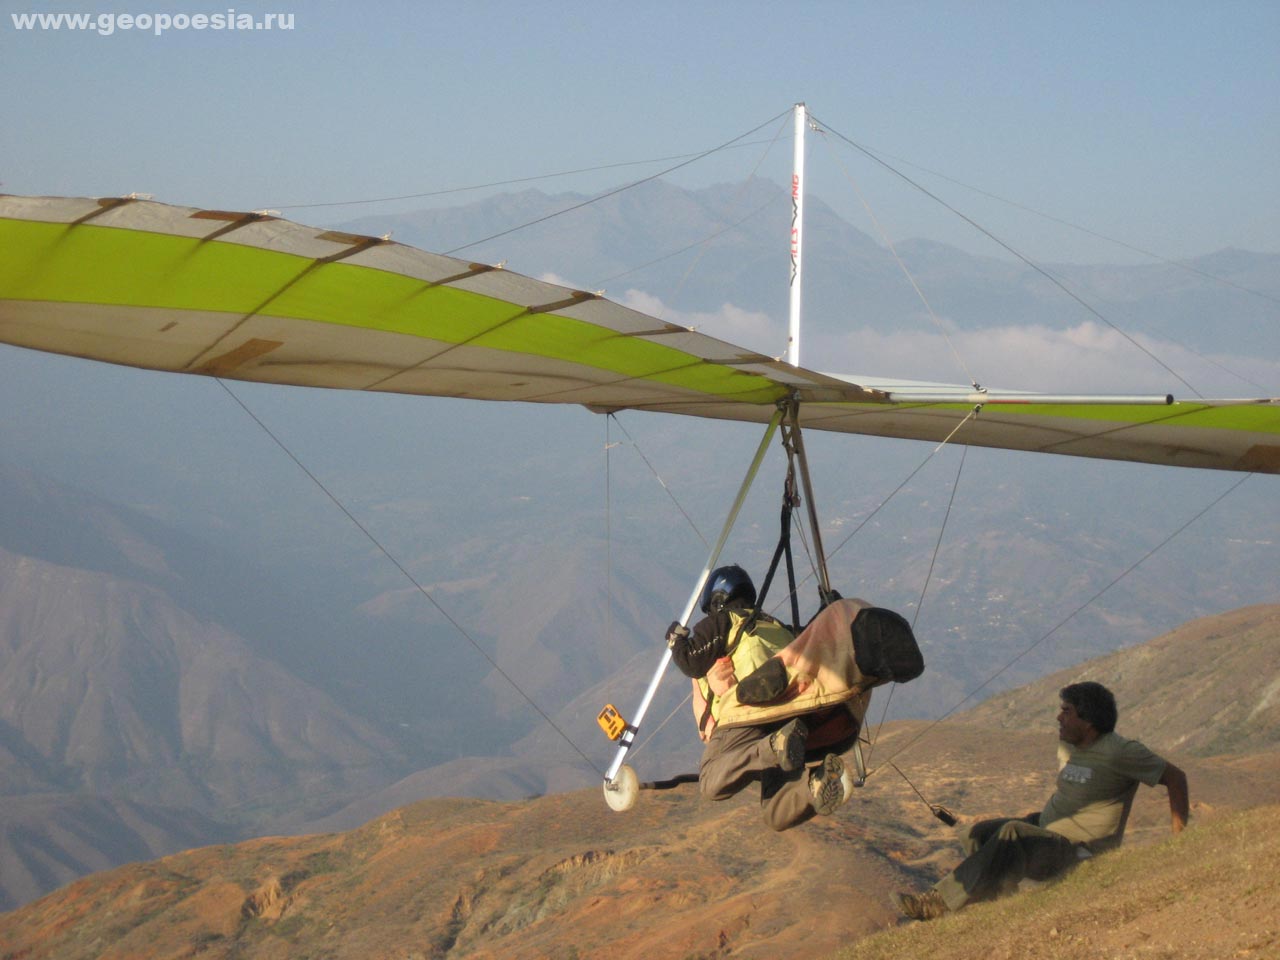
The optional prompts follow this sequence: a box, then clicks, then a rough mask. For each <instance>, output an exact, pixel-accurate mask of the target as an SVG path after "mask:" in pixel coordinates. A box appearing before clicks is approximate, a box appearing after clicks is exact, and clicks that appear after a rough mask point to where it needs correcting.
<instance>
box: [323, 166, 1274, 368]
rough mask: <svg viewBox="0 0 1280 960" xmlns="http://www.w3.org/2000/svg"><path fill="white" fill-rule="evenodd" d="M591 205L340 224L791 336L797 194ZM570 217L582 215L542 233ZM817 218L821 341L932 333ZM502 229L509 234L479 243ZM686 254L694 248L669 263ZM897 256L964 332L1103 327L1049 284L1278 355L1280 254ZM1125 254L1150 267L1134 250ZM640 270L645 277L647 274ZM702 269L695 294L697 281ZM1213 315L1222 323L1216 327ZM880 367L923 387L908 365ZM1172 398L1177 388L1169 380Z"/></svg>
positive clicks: (814, 281) (765, 185)
mask: <svg viewBox="0 0 1280 960" xmlns="http://www.w3.org/2000/svg"><path fill="white" fill-rule="evenodd" d="M591 199H592V198H591V197H589V196H587V195H583V194H576V193H561V194H546V193H543V192H541V191H538V190H533V189H529V190H524V191H520V192H518V193H508V194H500V195H498V196H495V197H490V198H486V199H483V200H479V201H475V202H472V203H468V204H465V205H461V206H455V207H448V208H439V209H428V210H423V211H419V212H415V213H408V214H392V215H374V216H367V217H361V218H358V219H355V220H349V221H346V222H343V223H342V224H340V226H341V227H342V228H343V229H347V230H351V231H353V232H357V233H365V234H369V235H373V236H381V235H383V234H385V233H387V232H391V233H392V235H393V236H394V238H395V239H396V240H398V241H400V242H402V243H407V244H410V245H413V246H420V247H422V248H424V249H427V250H447V249H449V248H452V247H455V246H456V245H458V244H464V243H465V244H468V245H469V246H468V247H467V248H466V249H465V251H463V252H462V253H461V255H465V256H467V257H471V258H473V259H478V260H486V261H489V262H497V261H498V260H501V261H503V262H505V263H506V264H507V265H508V266H509V267H510V268H511V269H513V270H516V271H518V272H520V273H526V274H529V275H532V276H540V275H543V274H552V275H555V276H557V277H560V278H561V279H562V280H563V281H564V282H566V283H568V284H570V285H576V286H579V287H581V288H583V289H589V290H595V289H600V288H601V287H604V288H606V289H607V290H608V291H609V295H610V297H611V298H612V299H615V300H617V299H620V298H621V297H622V295H623V293H625V291H627V290H631V289H638V290H644V291H650V292H653V293H655V294H657V295H659V296H662V297H663V299H664V301H665V302H666V305H667V306H668V308H675V309H679V310H682V311H685V312H697V311H701V312H714V311H717V310H719V309H720V308H721V307H722V306H723V305H724V304H726V303H732V304H734V305H736V306H738V307H740V308H742V309H743V310H747V311H757V312H760V313H762V314H764V315H766V316H767V317H769V318H771V320H772V322H773V323H775V324H777V325H779V329H780V328H781V325H782V324H783V323H784V320H785V317H786V313H787V286H786V281H787V270H788V261H787V251H786V247H785V245H784V244H783V243H781V242H779V238H785V237H787V236H788V225H789V222H790V216H791V207H790V198H789V193H788V192H787V190H785V189H784V188H782V187H781V186H778V185H777V184H774V183H771V182H769V181H764V180H750V181H747V182H745V183H741V184H719V185H716V186H712V187H706V188H703V189H701V190H692V191H689V190H683V189H680V188H678V187H675V186H673V185H671V184H668V183H665V182H662V181H654V182H649V183H644V184H641V185H639V186H637V187H635V188H632V189H629V190H624V191H623V192H621V193H618V194H615V195H613V196H607V197H604V198H602V199H600V200H598V201H594V202H591V203H587V201H589V200H591ZM584 204H585V205H584ZM575 207H576V208H577V209H571V208H575ZM559 211H571V212H568V213H566V214H564V215H563V216H556V217H553V218H552V219H549V220H545V222H541V223H538V222H536V221H539V220H542V219H543V218H546V217H548V216H549V215H551V214H554V213H557V212H559ZM805 216H806V239H805V265H804V270H805V295H804V311H805V324H806V328H807V329H808V330H809V331H811V332H812V333H814V334H818V333H821V334H825V335H832V334H836V333H838V332H840V331H847V330H849V329H853V328H861V327H865V328H868V329H871V330H876V331H880V332H882V333H884V332H890V331H895V330H898V331H900V330H912V329H916V330H922V331H929V332H931V331H932V330H933V324H932V322H931V321H930V319H929V317H928V313H927V311H926V308H925V307H924V306H923V304H922V303H921V301H920V299H919V297H918V296H917V294H916V293H915V292H914V291H912V289H911V287H910V286H909V285H908V284H907V283H906V281H905V280H904V279H903V274H902V268H901V267H899V265H898V264H897V263H896V262H895V259H894V256H893V254H892V253H891V252H890V251H889V250H888V249H886V248H885V247H884V246H883V245H882V243H881V241H880V240H878V239H873V238H872V237H870V236H868V235H867V234H866V233H864V232H863V231H862V230H859V229H858V228H856V227H854V226H852V225H851V224H849V223H847V222H846V221H844V220H842V219H841V218H840V217H839V216H838V215H837V214H836V213H835V212H834V211H833V210H832V209H831V208H830V207H829V206H828V205H826V204H825V203H823V201H822V200H821V198H818V197H808V198H807V199H806V204H805ZM531 223H532V224H534V225H533V226H531V227H528V228H525V229H520V230H516V231H515V232H506V231H510V230H512V228H515V227H520V226H522V225H523V224H531ZM493 234H501V237H500V239H496V240H493V241H484V242H481V243H478V244H476V243H475V241H477V240H479V239H480V238H483V237H486V236H489V235H493ZM709 238H710V239H709ZM686 246H691V249H689V250H684V251H683V252H681V253H679V254H678V255H675V256H671V254H672V253H673V252H675V251H681V250H682V248H684V247H686ZM894 248H895V249H896V251H897V253H898V255H899V256H900V257H901V258H902V261H903V263H904V264H905V266H906V267H907V269H909V270H910V272H911V274H912V276H913V277H915V279H916V280H917V282H918V283H919V285H920V287H921V289H922V290H924V291H925V292H926V294H927V297H928V300H929V302H930V304H931V305H932V306H933V307H934V309H935V310H936V311H937V312H938V314H939V315H940V317H941V318H942V320H943V322H944V323H945V324H948V325H952V326H954V327H956V328H959V329H966V330H976V329H981V328H984V327H991V326H1001V325H1023V324H1038V325H1044V326H1050V327H1054V326H1065V325H1070V324H1079V323H1083V322H1088V321H1090V320H1096V319H1097V318H1096V317H1095V316H1093V315H1091V314H1090V313H1089V312H1088V311H1087V310H1086V309H1084V308H1083V307H1082V306H1081V305H1080V304H1079V303H1075V302H1073V301H1072V300H1071V298H1070V297H1068V296H1065V295H1064V294H1063V292H1062V290H1061V289H1060V288H1059V287H1058V286H1057V285H1055V283H1054V282H1053V281H1051V280H1050V279H1049V278H1048V277H1047V276H1046V275H1045V274H1046V273H1047V274H1049V275H1051V276H1052V277H1054V278H1056V279H1057V280H1059V282H1061V283H1062V284H1064V285H1066V286H1067V287H1069V288H1070V289H1071V290H1072V291H1073V292H1075V293H1077V294H1079V295H1081V296H1082V297H1083V298H1084V299H1085V300H1086V301H1089V302H1090V303H1092V304H1093V305H1095V306H1097V307H1098V308H1099V309H1101V310H1102V312H1103V313H1104V314H1110V313H1111V312H1112V311H1113V310H1114V311H1115V314H1114V316H1110V317H1109V319H1111V320H1113V321H1114V322H1116V323H1117V324H1119V325H1120V326H1121V327H1131V328H1132V329H1130V330H1129V332H1130V333H1134V334H1139V333H1146V334H1153V335H1160V336H1164V337H1168V338H1170V339H1172V340H1174V341H1176V342H1180V343H1185V344H1187V345H1189V346H1191V347H1194V348H1195V349H1197V350H1201V351H1210V352H1214V353H1218V352H1222V351H1224V350H1227V351H1232V352H1236V353H1239V354H1241V355H1245V356H1247V355H1249V354H1250V352H1251V350H1254V349H1256V348H1257V346H1258V344H1259V342H1261V343H1265V344H1266V345H1267V346H1266V348H1265V351H1264V352H1268V353H1274V352H1275V349H1276V348H1277V347H1280V339H1278V337H1280V334H1277V331H1276V329H1275V312H1276V308H1275V303H1276V301H1277V300H1280V256H1277V255H1274V254H1264V253H1254V252H1250V251H1244V250H1220V251H1216V252H1213V253H1208V254H1205V255H1204V256H1202V257H1197V258H1194V259H1192V260H1189V261H1186V262H1185V263H1174V262H1161V261H1159V260H1157V259H1156V258H1155V256H1154V255H1153V256H1152V257H1150V258H1148V259H1149V262H1146V263H1139V264H1134V265H1120V264H1092V265H1076V264H1054V263H1046V264H1037V265H1036V266H1037V267H1038V268H1039V269H1036V268H1033V267H1032V266H1029V265H1028V264H1026V263H1022V262H1017V261H1015V260H1013V259H1012V255H1011V254H1010V253H1009V251H1008V250H1006V249H1002V248H1001V247H999V246H997V245H995V244H992V255H991V256H989V257H982V256H976V255H974V254H970V253H966V252H964V251H961V250H959V249H957V248H955V247H951V246H949V245H947V244H943V243H938V242H936V241H930V240H921V239H904V240H900V241H898V242H896V243H895V244H894ZM1125 255H1126V257H1127V258H1128V259H1136V258H1138V257H1141V256H1142V255H1141V254H1137V253H1136V252H1135V251H1134V250H1132V249H1129V250H1126V251H1125ZM1029 259H1034V257H1029ZM637 264H647V266H643V267H640V268H639V269H636V265H637ZM569 270H572V271H573V272H572V274H567V273H566V271H569ZM691 270H693V271H694V272H695V273H696V277H697V281H696V283H693V282H690V281H689V273H690V271H691ZM1042 270H1043V271H1044V272H1041V271H1042ZM1207 316H1208V317H1213V318H1215V322H1214V323H1212V324H1207V323H1205V317H1207ZM746 345H748V346H754V347H756V348H757V349H762V350H764V351H765V352H775V353H776V352H779V349H780V347H781V341H779V347H778V348H774V349H773V350H770V349H769V348H768V347H766V346H765V345H764V344H746ZM1135 359H1136V354H1135ZM857 372H861V373H868V372H871V371H868V370H865V369H859V370H858V371H857ZM881 372H882V373H884V374H885V375H888V376H901V377H911V376H913V372H912V371H911V370H884V371H881ZM916 375H918V373H917V374H916ZM955 376H956V375H955V374H952V378H953V379H954V377H955ZM993 385H996V386H1009V385H1011V384H1008V383H994V384H993ZM1175 388H1180V385H1177V384H1176V383H1171V384H1170V389H1175Z"/></svg>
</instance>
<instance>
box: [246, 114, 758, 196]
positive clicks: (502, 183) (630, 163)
mask: <svg viewBox="0 0 1280 960" xmlns="http://www.w3.org/2000/svg"><path fill="white" fill-rule="evenodd" d="M756 129H757V130H758V129H759V127H757V128H756ZM753 132H754V131H753ZM743 136H750V134H744V135H743ZM768 142H770V141H766V140H747V141H744V142H743V143H734V144H733V145H732V146H725V147H720V148H718V149H723V150H740V149H742V148H743V147H752V146H757V145H759V144H761V143H768ZM705 155H706V154H699V153H680V154H675V155H673V156H670V157H652V158H650V159H648V160H623V161H620V162H617V163H601V164H597V165H596V166H593V167H579V168H578V169H576V170H561V171H559V172H557V173H541V174H537V175H535V176H530V177H513V178H511V179H509V180H493V181H491V182H489V183H473V184H470V185H468V186H465V187H447V188H445V189H442V190H428V191H426V192H425V193H405V194H400V195H399V196H394V197H368V198H366V199H364V200H329V201H324V202H315V203H274V204H269V206H271V207H272V208H273V209H276V210H304V209H312V208H316V207H350V206H357V205H360V204H365V203H392V202H394V201H397V200H424V199H427V198H430V197H443V196H448V195H449V194H453V193H468V192H470V191H472V190H489V189H492V188H493V187H510V186H515V185H516V184H520V183H533V182H535V181H538V180H555V179H557V178H559V177H572V176H577V175H578V174H582V173H596V172H598V171H601V170H616V169H619V168H621V167H643V166H647V165H648V164H651V163H670V162H671V161H672V160H686V159H694V160H696V159H698V158H699V157H701V156H705Z"/></svg>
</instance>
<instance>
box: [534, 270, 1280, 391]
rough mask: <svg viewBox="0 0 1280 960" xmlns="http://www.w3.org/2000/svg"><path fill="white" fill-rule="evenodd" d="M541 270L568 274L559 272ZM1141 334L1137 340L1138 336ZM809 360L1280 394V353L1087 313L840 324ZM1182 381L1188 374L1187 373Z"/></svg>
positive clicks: (637, 298)
mask: <svg viewBox="0 0 1280 960" xmlns="http://www.w3.org/2000/svg"><path fill="white" fill-rule="evenodd" d="M542 279H544V280H546V281H548V282H551V283H561V284H563V283H564V281H563V280H562V279H561V278H559V277H557V276H556V275H554V274H545V275H544V276H543V277H542ZM618 302H619V303H622V304H623V305H624V306H627V307H630V308H631V309H633V310H638V311H640V312H642V313H646V314H649V315H650V316H654V317H658V318H660V319H662V320H666V321H667V322H669V323H674V324H678V325H680V326H685V327H690V328H692V329H695V330H697V331H698V332H700V333H704V334H706V335H707V336H710V337H716V338H717V339H720V340H725V341H727V342H729V343H733V344H737V345H739V346H741V347H745V348H747V349H750V350H755V351H757V352H759V353H763V354H765V355H766V356H772V357H778V356H782V355H784V354H785V353H786V346H787V329H786V324H785V322H784V321H782V320H780V319H775V318H774V317H772V316H770V315H769V314H767V313H763V312H760V311H753V310H746V309H744V308H742V307H739V306H737V305H736V304H733V303H724V304H722V305H721V307H720V309H719V310H716V311H682V310H676V309H674V308H672V307H668V306H667V305H666V304H665V303H664V302H663V301H662V299H661V298H660V297H657V296H654V295H653V294H651V293H648V292H646V291H644V290H637V289H629V290H627V291H626V293H625V294H624V295H623V296H622V297H621V298H619V299H618ZM1135 341H1136V342H1135ZM800 363H801V365H802V366H805V367H808V368H810V369H813V370H820V371H824V372H828V373H841V374H846V375H848V374H852V375H862V376H868V377H886V378H893V377H901V378H903V379H910V380H932V381H937V382H942V383H968V382H970V381H971V380H974V379H976V380H977V381H978V383H980V384H981V385H982V386H984V387H991V388H998V389H1007V390H1034V391H1041V392H1052V393H1108V394H1155V395H1160V394H1165V393H1172V394H1173V395H1174V396H1175V397H1178V398H1180V399H1182V398H1192V397H1195V396H1196V394H1197V393H1198V394H1199V395H1201V396H1204V397H1237V398H1239V397H1260V396H1278V395H1280V360H1277V359H1274V358H1266V357H1251V356H1239V355H1231V354H1215V355H1204V354H1197V353H1195V352H1194V351H1192V350H1189V349H1187V348H1186V347H1183V346H1181V345H1179V344H1176V343H1173V342H1171V341H1166V340H1160V339H1157V338H1154V337H1149V336H1145V335H1138V336H1134V337H1133V339H1130V338H1129V337H1126V336H1125V335H1124V334H1122V333H1120V332H1119V331H1118V330H1115V329H1113V328H1111V327H1109V326H1107V325H1105V324H1102V323H1098V322H1097V321H1095V320H1086V321H1084V322H1082V323H1079V324H1077V325H1075V326H1071V327H1049V326H1044V325H1037V324H1031V325H1025V326H1012V325H1005V326H992V327H984V328H982V329H978V330H964V331H961V330H957V329H955V327H954V325H951V324H947V329H946V335H945V336H944V335H943V333H941V332H936V331H930V330H919V329H916V330H904V331H901V332H890V333H885V332H883V331H878V330H874V329H872V328H870V327H860V328H858V329H856V330H852V331H846V332H843V333H832V332H830V331H829V330H827V331H823V330H812V329H811V330H806V331H805V332H804V335H803V337H802V339H801V357H800ZM1184 381H1185V382H1184Z"/></svg>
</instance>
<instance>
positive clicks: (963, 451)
mask: <svg viewBox="0 0 1280 960" xmlns="http://www.w3.org/2000/svg"><path fill="white" fill-rule="evenodd" d="M968 456H969V448H968V447H966V446H961V448H960V463H959V465H958V466H957V467H956V478H955V480H954V481H953V482H952V484H951V499H950V500H948V501H947V512H946V513H945V514H943V517H942V524H941V526H940V527H939V528H938V539H937V542H936V543H934V545H933V556H932V557H930V558H929V570H928V572H927V573H926V574H925V577H924V586H923V587H921V588H920V599H919V600H918V601H917V602H916V612H915V615H914V616H913V617H912V618H911V629H912V630H913V631H914V630H915V626H916V622H917V621H918V620H919V619H920V611H921V610H923V609H924V598H925V596H926V595H927V594H928V592H929V584H930V583H932V582H933V568H934V567H935V566H936V565H937V563H938V554H939V552H941V550H942V538H943V536H944V535H945V534H946V532H947V523H948V521H950V519H951V508H952V507H954V506H955V503H956V492H957V491H958V490H959V489H960V476H961V474H963V473H964V462H965V459H966V458H967V457H968ZM897 689H898V684H896V683H894V684H890V685H889V694H888V696H886V697H885V698H884V709H883V710H881V711H880V722H879V723H878V724H876V732H875V734H874V735H873V736H872V737H871V742H870V745H869V748H868V751H867V762H870V760H871V753H872V751H874V750H875V748H876V741H877V740H879V738H880V731H881V730H883V729H884V724H885V718H886V717H887V716H888V715H889V705H890V704H891V703H893V694H894V691H896V690H897ZM894 769H897V768H896V767H895V768H894ZM898 773H900V774H902V778H903V779H904V780H906V779H907V775H906V774H905V773H902V771H901V770H898ZM869 776H870V774H868V777H869ZM907 782H908V783H911V781H910V780H907ZM912 789H913V790H914V789H915V785H914V784H912ZM916 792H917V793H919V791H918V790H917V791H916Z"/></svg>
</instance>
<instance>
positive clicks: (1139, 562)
mask: <svg viewBox="0 0 1280 960" xmlns="http://www.w3.org/2000/svg"><path fill="white" fill-rule="evenodd" d="M1252 476H1253V474H1252V473H1247V474H1245V475H1244V476H1243V477H1241V478H1240V479H1239V480H1237V481H1236V482H1235V483H1233V484H1232V485H1231V486H1230V487H1228V488H1227V489H1226V490H1224V491H1223V492H1222V493H1220V494H1218V496H1216V497H1214V499H1213V500H1212V501H1210V502H1209V503H1208V504H1207V505H1206V506H1204V507H1203V508H1201V509H1200V511H1199V512H1197V513H1196V514H1195V516H1193V517H1192V518H1191V519H1190V520H1188V521H1186V522H1185V523H1184V524H1182V525H1181V526H1180V527H1178V529H1176V530H1174V531H1173V532H1172V533H1171V534H1169V535H1168V536H1167V537H1165V538H1164V539H1163V540H1161V541H1160V542H1159V543H1158V544H1156V545H1155V546H1154V547H1152V548H1151V549H1150V550H1148V551H1147V552H1146V553H1144V554H1143V555H1142V556H1141V557H1139V558H1138V559H1137V560H1135V561H1134V562H1133V563H1131V564H1129V566H1127V567H1126V568H1125V569H1124V570H1123V571H1122V572H1121V573H1120V574H1118V575H1117V576H1116V577H1115V578H1114V579H1113V580H1112V581H1111V582H1110V583H1108V584H1107V585H1106V586H1105V587H1103V588H1102V589H1101V590H1099V591H1098V592H1097V593H1095V594H1094V595H1093V596H1091V597H1090V598H1089V599H1088V600H1086V601H1085V602H1084V603H1082V604H1080V606H1078V607H1076V608H1075V609H1074V610H1072V611H1071V612H1070V613H1069V614H1067V615H1066V616H1065V617H1063V618H1062V619H1061V620H1060V621H1058V623H1057V625H1056V626H1054V627H1053V628H1052V629H1051V630H1049V631H1048V632H1047V633H1045V634H1044V635H1043V636H1042V637H1040V639H1039V640H1036V641H1035V642H1034V643H1032V644H1030V645H1029V646H1028V647H1027V648H1026V649H1024V650H1023V651H1022V652H1020V653H1018V654H1017V655H1016V656H1014V657H1013V658H1011V659H1010V660H1009V661H1007V662H1006V663H1005V664H1004V665H1003V666H1002V667H1001V668H1000V669H999V670H997V671H996V672H995V673H993V674H992V675H991V676H989V677H987V679H986V680H984V681H983V682H982V683H981V684H979V685H978V686H977V687H975V688H974V689H973V690H970V691H969V693H967V694H966V695H965V696H964V697H963V698H962V699H961V700H960V701H959V702H958V703H956V704H955V705H954V706H953V707H952V708H951V709H950V710H948V711H947V712H946V713H944V714H943V715H942V716H940V717H938V718H937V719H935V720H934V721H933V722H932V723H930V724H929V725H928V726H927V727H925V728H924V729H923V730H921V731H920V732H919V733H918V734H916V735H915V736H914V737H912V738H911V739H910V740H908V741H907V742H906V743H904V744H903V745H902V746H901V747H899V748H898V749H897V750H896V751H895V752H894V753H893V754H892V755H891V756H890V757H889V758H888V759H887V760H885V761H884V763H883V764H881V766H889V765H891V763H892V761H893V760H894V759H896V758H897V757H899V756H901V755H902V754H903V753H905V752H906V751H907V750H909V749H910V748H911V747H912V746H914V745H915V744H917V743H919V742H920V740H922V739H923V738H924V737H925V736H927V735H928V734H929V733H930V732H932V730H933V728H934V727H936V726H938V725H939V724H941V723H942V722H943V721H944V720H946V719H948V718H949V717H950V716H951V715H952V714H954V713H955V712H956V711H957V710H959V709H960V708H961V707H962V706H964V705H965V704H966V703H968V702H969V701H970V700H972V699H973V698H974V697H975V696H977V695H978V694H979V693H981V692H982V691H983V690H985V689H986V688H987V687H988V686H990V685H991V684H992V683H994V682H995V681H996V680H997V679H998V678H999V677H1001V676H1003V675H1004V674H1005V673H1006V672H1008V670H1009V669H1010V668H1011V667H1012V666H1013V665H1014V664H1015V663H1017V662H1018V661H1019V660H1021V659H1022V658H1023V657H1025V656H1026V655H1027V654H1029V653H1030V652H1031V651H1032V650H1034V649H1035V648H1036V647H1038V646H1040V644H1042V643H1044V642H1045V641H1046V640H1048V639H1049V638H1050V637H1052V636H1053V635H1054V634H1055V633H1057V632H1058V631H1059V630H1061V629H1062V628H1063V627H1065V626H1066V625H1067V623H1069V622H1070V621H1071V620H1072V619H1074V618H1075V617H1076V615H1077V614H1079V613H1081V612H1082V611H1084V610H1085V609H1087V608H1088V607H1090V606H1092V605H1093V604H1094V603H1095V602H1097V601H1098V600H1099V599H1100V598H1101V597H1102V595H1103V594H1105V593H1107V592H1108V591H1109V590H1110V589H1111V588H1112V587H1114V586H1115V585H1116V584H1118V583H1119V582H1120V581H1121V580H1123V579H1124V578H1125V577H1127V576H1129V574H1131V573H1133V571H1135V570H1137V569H1138V567H1140V566H1141V565H1142V564H1144V563H1145V562H1146V561H1147V560H1149V559H1150V558H1151V557H1152V556H1154V555H1155V554H1156V553H1157V552H1158V551H1159V550H1162V549H1163V548H1164V547H1165V546H1167V545H1168V544H1169V543H1170V542H1171V541H1172V540H1173V539H1174V538H1175V537H1177V536H1178V535H1179V534H1181V533H1182V531H1184V530H1186V529H1187V528H1188V527H1189V526H1191V525H1192V524H1193V523H1195V522H1196V521H1197V520H1199V519H1200V518H1201V517H1203V516H1204V515H1205V514H1206V513H1208V512H1209V511H1210V510H1212V509H1213V508H1214V507H1216V506H1217V505H1218V504H1219V503H1221V502H1222V501H1223V500H1225V499H1226V498H1227V497H1229V496H1230V495H1231V494H1233V493H1235V492H1236V490H1238V489H1239V488H1240V486H1241V485H1242V484H1244V483H1245V482H1246V481H1248V480H1249V478H1250V477H1252ZM878 770H879V767H877V768H876V770H872V771H870V772H868V774H867V778H868V779H870V778H871V775H872V774H874V773H875V772H876V771H878Z"/></svg>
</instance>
